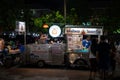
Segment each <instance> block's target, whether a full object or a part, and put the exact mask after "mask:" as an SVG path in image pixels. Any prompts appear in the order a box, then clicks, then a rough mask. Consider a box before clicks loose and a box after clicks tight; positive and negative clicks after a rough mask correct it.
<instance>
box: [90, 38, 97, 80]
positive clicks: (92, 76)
mask: <svg viewBox="0 0 120 80" xmlns="http://www.w3.org/2000/svg"><path fill="white" fill-rule="evenodd" d="M91 42H92V43H91V46H90V53H89V62H90V76H89V79H90V80H91V79H92V80H95V75H96V71H97V60H96V50H97V46H98V42H97V39H96V38H93V39H92V40H91Z"/></svg>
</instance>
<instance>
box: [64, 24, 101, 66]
mask: <svg viewBox="0 0 120 80" xmlns="http://www.w3.org/2000/svg"><path fill="white" fill-rule="evenodd" d="M65 34H66V38H67V44H66V45H67V52H68V53H69V61H70V63H71V64H74V65H73V66H78V67H79V66H84V67H89V52H90V50H89V49H90V44H91V41H90V40H87V38H88V37H90V38H93V37H95V38H97V39H98V40H99V38H100V36H101V35H103V27H102V26H87V27H86V26H80V25H66V26H65Z"/></svg>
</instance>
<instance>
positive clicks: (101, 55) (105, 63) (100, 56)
mask: <svg viewBox="0 0 120 80" xmlns="http://www.w3.org/2000/svg"><path fill="white" fill-rule="evenodd" d="M110 52H111V47H110V45H109V44H108V43H107V42H106V37H105V36H101V37H100V43H99V44H98V47H97V53H96V59H97V61H98V69H99V72H100V76H101V78H102V79H103V80H105V78H106V77H107V76H108V70H109V68H110Z"/></svg>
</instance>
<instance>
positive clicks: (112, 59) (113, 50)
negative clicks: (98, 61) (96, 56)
mask: <svg viewBox="0 0 120 80" xmlns="http://www.w3.org/2000/svg"><path fill="white" fill-rule="evenodd" d="M109 44H110V46H111V55H110V66H111V77H113V76H114V72H115V69H116V60H115V57H116V53H117V49H116V47H115V44H114V41H113V40H110V42H109Z"/></svg>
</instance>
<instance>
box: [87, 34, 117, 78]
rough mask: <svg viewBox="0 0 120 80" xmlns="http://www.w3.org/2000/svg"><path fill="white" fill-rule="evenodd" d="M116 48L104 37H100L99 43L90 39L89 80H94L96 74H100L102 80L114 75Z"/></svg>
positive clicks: (112, 42)
mask: <svg viewBox="0 0 120 80" xmlns="http://www.w3.org/2000/svg"><path fill="white" fill-rule="evenodd" d="M115 55H116V47H115V43H114V41H113V40H112V39H106V36H101V37H100V41H98V39H96V38H92V39H91V46H90V54H89V61H90V68H91V69H90V80H91V79H92V80H94V79H95V76H96V72H98V73H99V74H100V77H101V78H102V80H106V78H108V73H111V74H109V76H113V75H114V71H115V68H116V60H115Z"/></svg>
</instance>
